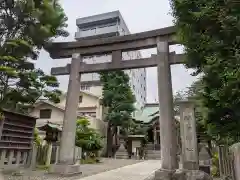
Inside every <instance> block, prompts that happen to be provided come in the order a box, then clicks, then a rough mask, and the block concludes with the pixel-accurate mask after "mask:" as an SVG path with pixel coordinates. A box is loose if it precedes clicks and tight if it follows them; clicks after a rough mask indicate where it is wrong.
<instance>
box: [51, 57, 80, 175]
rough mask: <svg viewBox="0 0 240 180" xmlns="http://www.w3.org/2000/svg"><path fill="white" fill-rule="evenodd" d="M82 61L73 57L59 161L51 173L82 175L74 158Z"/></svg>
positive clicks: (52, 167) (53, 166)
mask: <svg viewBox="0 0 240 180" xmlns="http://www.w3.org/2000/svg"><path fill="white" fill-rule="evenodd" d="M81 60H82V59H81V56H80V55H79V54H73V55H72V62H71V70H70V75H69V83H68V91H67V98H66V106H65V112H64V119H63V131H62V136H61V141H60V151H59V158H58V159H59V161H58V162H57V164H54V165H52V166H50V173H57V174H63V175H67V174H77V173H81V171H80V165H79V163H77V162H75V158H74V150H75V135H76V121H77V109H78V102H79V90H80V80H81V74H80V73H79V71H80V63H81Z"/></svg>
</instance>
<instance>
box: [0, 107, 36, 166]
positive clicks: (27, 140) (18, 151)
mask: <svg viewBox="0 0 240 180" xmlns="http://www.w3.org/2000/svg"><path fill="white" fill-rule="evenodd" d="M0 113H1V116H0V168H1V169H15V168H19V167H20V166H26V165H27V164H28V159H29V158H30V157H29V156H30V153H31V149H32V144H33V138H34V128H35V124H36V119H37V118H36V117H32V116H28V115H24V114H19V113H15V112H12V111H8V110H1V112H0Z"/></svg>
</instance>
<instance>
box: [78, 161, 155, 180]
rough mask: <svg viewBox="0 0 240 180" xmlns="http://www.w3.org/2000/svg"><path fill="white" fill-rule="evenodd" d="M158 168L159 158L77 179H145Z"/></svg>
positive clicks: (151, 175) (152, 174)
mask: <svg viewBox="0 0 240 180" xmlns="http://www.w3.org/2000/svg"><path fill="white" fill-rule="evenodd" d="M159 168H160V161H159V160H148V161H144V162H140V163H137V164H133V165H128V166H125V167H122V168H118V169H114V170H110V171H107V172H102V173H99V174H96V175H92V176H88V177H85V178H81V179H79V180H147V179H151V177H153V176H154V172H155V171H156V170H157V169H159Z"/></svg>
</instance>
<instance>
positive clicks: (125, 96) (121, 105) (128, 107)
mask: <svg viewBox="0 0 240 180" xmlns="http://www.w3.org/2000/svg"><path fill="white" fill-rule="evenodd" d="M100 80H101V83H102V84H103V93H102V96H103V97H102V104H103V106H104V107H106V108H107V113H106V121H107V122H108V133H107V135H108V137H107V144H108V148H107V149H108V150H107V151H108V156H112V152H113V149H112V148H113V136H115V144H116V145H117V143H118V132H119V131H118V127H120V128H121V129H120V131H121V132H123V134H127V132H128V128H129V127H130V125H131V124H132V117H131V116H132V113H133V112H134V110H135V108H134V103H135V96H134V95H133V93H132V90H131V87H130V85H129V77H128V75H127V74H126V73H124V72H123V71H113V72H103V73H101V74H100Z"/></svg>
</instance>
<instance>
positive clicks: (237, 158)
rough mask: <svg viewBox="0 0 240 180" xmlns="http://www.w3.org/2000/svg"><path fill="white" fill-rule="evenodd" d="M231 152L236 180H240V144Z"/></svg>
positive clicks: (231, 148) (232, 147) (231, 149)
mask: <svg viewBox="0 0 240 180" xmlns="http://www.w3.org/2000/svg"><path fill="white" fill-rule="evenodd" d="M230 151H231V153H232V154H233V170H234V176H235V178H234V180H240V143H236V144H234V145H232V146H231V147H230Z"/></svg>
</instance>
